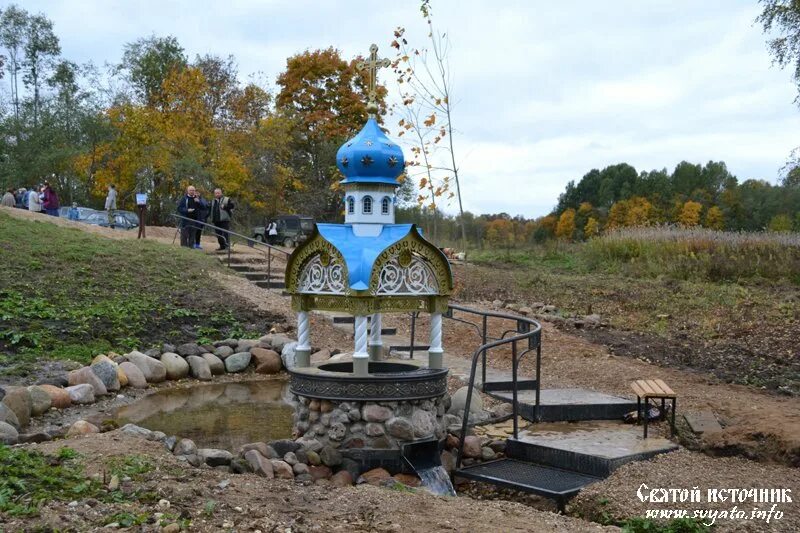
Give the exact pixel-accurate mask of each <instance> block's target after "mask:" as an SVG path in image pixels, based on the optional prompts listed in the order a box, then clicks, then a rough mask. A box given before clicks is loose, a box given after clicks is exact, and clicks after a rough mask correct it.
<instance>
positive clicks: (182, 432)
mask: <svg viewBox="0 0 800 533" xmlns="http://www.w3.org/2000/svg"><path fill="white" fill-rule="evenodd" d="M287 389H288V384H287V383H286V382H285V381H278V380H265V381H250V382H245V383H217V384H208V385H197V386H194V387H190V388H180V389H166V390H162V391H159V392H156V393H153V394H150V395H148V396H145V397H144V398H141V399H140V400H137V401H136V402H134V403H132V404H130V405H126V406H124V407H121V408H120V409H119V410H118V411H117V413H116V419H117V420H118V421H119V422H120V424H127V423H133V424H136V425H139V426H142V427H145V428H147V429H151V430H153V431H163V432H164V433H166V434H167V435H178V436H179V437H185V438H189V439H192V440H193V441H194V442H195V443H196V444H197V446H198V447H200V448H221V449H225V450H231V451H236V450H237V449H238V448H239V446H241V445H243V444H247V443H248V442H255V441H270V440H274V439H283V438H288V437H291V434H292V414H293V412H294V408H293V407H292V406H291V405H289V404H288V403H287V402H286V400H285V398H287Z"/></svg>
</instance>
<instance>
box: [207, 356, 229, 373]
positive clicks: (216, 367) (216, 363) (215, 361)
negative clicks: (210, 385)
mask: <svg viewBox="0 0 800 533" xmlns="http://www.w3.org/2000/svg"><path fill="white" fill-rule="evenodd" d="M202 357H203V359H205V361H206V363H208V368H209V369H211V374H212V375H213V376H219V375H221V374H224V373H225V363H223V362H222V359H220V358H219V357H217V356H216V355H214V354H213V353H204V354H203V356H202Z"/></svg>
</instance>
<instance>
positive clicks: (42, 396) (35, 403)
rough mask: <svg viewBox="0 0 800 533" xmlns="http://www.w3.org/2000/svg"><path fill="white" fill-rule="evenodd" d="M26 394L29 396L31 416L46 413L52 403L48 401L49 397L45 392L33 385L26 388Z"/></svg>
mask: <svg viewBox="0 0 800 533" xmlns="http://www.w3.org/2000/svg"><path fill="white" fill-rule="evenodd" d="M28 393H29V394H30V396H31V415H32V416H39V415H41V414H44V413H45V412H47V410H48V409H50V407H51V406H52V404H53V402H52V400H50V395H49V394H47V391H45V390H44V389H42V388H41V387H39V386H38V385H33V386H31V387H28Z"/></svg>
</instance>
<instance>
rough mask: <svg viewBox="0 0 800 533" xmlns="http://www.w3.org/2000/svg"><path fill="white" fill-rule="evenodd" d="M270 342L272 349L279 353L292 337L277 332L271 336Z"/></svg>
mask: <svg viewBox="0 0 800 533" xmlns="http://www.w3.org/2000/svg"><path fill="white" fill-rule="evenodd" d="M270 342H271V344H272V349H273V350H275V351H276V352H278V353H281V352H283V347H284V346H286V345H287V344H289V343H290V342H292V339H290V338H289V337H288V336H286V335H284V334H283V333H278V334H276V335H273V336H272V338H271V339H270Z"/></svg>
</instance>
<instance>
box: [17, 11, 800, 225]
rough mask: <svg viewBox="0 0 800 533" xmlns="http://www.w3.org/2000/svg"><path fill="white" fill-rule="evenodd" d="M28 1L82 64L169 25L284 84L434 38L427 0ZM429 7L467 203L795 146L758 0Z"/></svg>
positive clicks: (773, 164) (481, 205) (195, 46)
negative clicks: (424, 14) (441, 35)
mask: <svg viewBox="0 0 800 533" xmlns="http://www.w3.org/2000/svg"><path fill="white" fill-rule="evenodd" d="M4 4H7V3H5V2H4ZM19 4H20V5H22V6H23V7H25V8H26V9H28V10H29V11H32V12H38V11H43V12H45V13H46V14H47V15H48V16H49V17H50V18H51V19H52V20H53V21H54V23H55V30H56V33H57V34H58V35H59V37H60V38H61V46H62V49H63V55H64V56H65V57H67V58H70V59H72V60H74V61H78V62H84V61H88V60H91V61H93V62H94V63H95V64H97V65H103V64H104V63H106V62H112V63H113V62H118V61H119V59H120V57H121V55H122V47H123V45H124V43H126V42H130V41H133V40H135V39H136V38H138V37H142V36H146V35H150V34H153V33H154V34H156V35H159V36H164V35H174V36H176V37H177V38H178V40H179V41H180V43H181V45H183V47H184V48H185V49H186V52H187V53H188V55H189V56H190V57H191V58H193V57H194V56H195V55H196V54H206V53H212V54H218V55H223V56H227V55H228V54H233V55H234V56H235V57H236V59H237V60H238V63H239V69H240V74H241V77H242V78H243V79H246V78H247V76H248V75H249V74H251V73H257V72H260V73H262V75H263V79H266V80H268V81H269V82H270V83H271V84H273V86H274V80H275V77H276V76H277V74H278V73H279V72H280V71H282V70H283V68H284V67H285V64H286V58H287V57H288V56H290V55H292V54H295V53H297V52H301V51H303V50H305V49H315V48H324V47H328V46H331V45H332V46H334V47H336V48H338V49H339V50H341V52H342V54H343V55H344V56H345V57H346V58H350V57H353V56H354V55H356V54H359V53H362V54H363V53H365V52H366V51H367V49H368V47H369V45H370V43H372V42H375V43H377V44H378V45H379V46H380V47H381V50H382V52H383V54H382V55H384V54H385V55H391V53H392V51H391V49H390V48H389V46H388V43H389V42H390V41H391V35H392V30H393V29H394V28H395V27H396V26H398V25H403V26H406V27H407V28H408V31H409V37H410V40H412V44H414V42H420V43H421V41H420V39H423V38H424V37H425V33H424V29H425V28H424V23H423V21H422V19H421V17H420V15H419V9H418V6H419V2H418V1H416V0H402V1H400V0H397V1H394V2H375V1H374V0H371V1H368V0H351V1H321V0H320V1H316V2H314V1H309V0H226V1H222V2H220V1H213V2H212V1H207V0H192V1H171V0H159V1H150V0H138V1H133V0H131V1H122V0H58V1H49V0H23V1H22V2H19ZM433 4H434V8H435V21H436V24H437V25H438V27H439V28H440V29H441V30H442V31H446V32H447V33H448V34H449V36H450V39H451V42H452V51H451V70H452V76H453V79H454V103H455V116H454V120H453V122H454V124H455V126H456V128H457V130H458V132H457V136H456V150H457V156H458V159H459V163H460V167H461V171H462V181H463V183H462V186H463V194H464V202H465V206H464V207H465V209H469V210H471V211H474V212H479V213H481V212H482V213H488V212H500V211H505V212H508V213H511V214H522V215H525V216H527V217H532V216H539V215H543V214H546V213H547V212H549V211H550V210H551V209H552V208H553V206H554V205H555V203H556V200H557V198H558V194H559V193H560V192H561V191H562V190H563V189H564V186H565V185H566V183H567V181H569V180H571V179H574V180H576V181H577V180H579V179H580V177H581V176H582V175H583V174H585V173H586V172H588V171H589V170H590V169H592V168H603V167H604V166H607V165H610V164H615V163H620V162H627V163H630V164H632V165H633V166H635V167H636V168H637V170H640V171H641V170H651V169H660V168H664V167H666V168H668V169H672V168H674V167H675V165H676V164H677V163H678V162H680V161H681V160H684V159H685V160H688V161H691V162H695V163H705V162H706V161H708V160H723V161H725V162H726V163H727V164H728V167H729V169H730V170H731V171H732V172H733V173H734V174H735V175H737V176H738V177H739V179H740V180H744V179H747V178H761V179H766V180H768V181H770V182H776V181H777V179H778V174H779V170H780V168H781V167H782V166H783V164H784V162H785V161H786V159H787V157H788V155H789V153H790V151H791V150H792V148H793V147H795V146H798V145H800V109H798V108H797V106H795V105H794V104H793V103H792V101H793V99H794V96H795V89H794V86H793V85H792V83H791V79H790V73H789V72H788V71H781V70H779V69H777V68H773V67H771V59H770V56H769V54H768V52H767V48H766V45H765V36H764V35H763V34H762V32H761V28H760V27H759V26H758V25H756V24H754V23H753V20H754V19H755V17H756V16H757V15H758V13H759V12H760V9H759V5H758V4H757V2H756V0H736V1H735V0H706V1H704V2H697V1H695V0H666V1H661V0H659V1H655V0H632V1H622V0H609V1H606V2H597V1H595V0H591V1H590V0H586V1H569V2H549V1H544V0H528V1H514V0H506V1H504V2H496V1H489V0H484V1H478V0H453V1H443V0H433ZM382 79H383V81H390V80H389V76H388V75H386V74H384V76H383V78H382ZM389 88H390V91H391V90H393V89H394V87H393V86H392V85H391V83H390V84H389ZM454 209H455V206H454V205H453V206H451V207H450V209H449V210H450V211H452V210H454Z"/></svg>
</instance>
